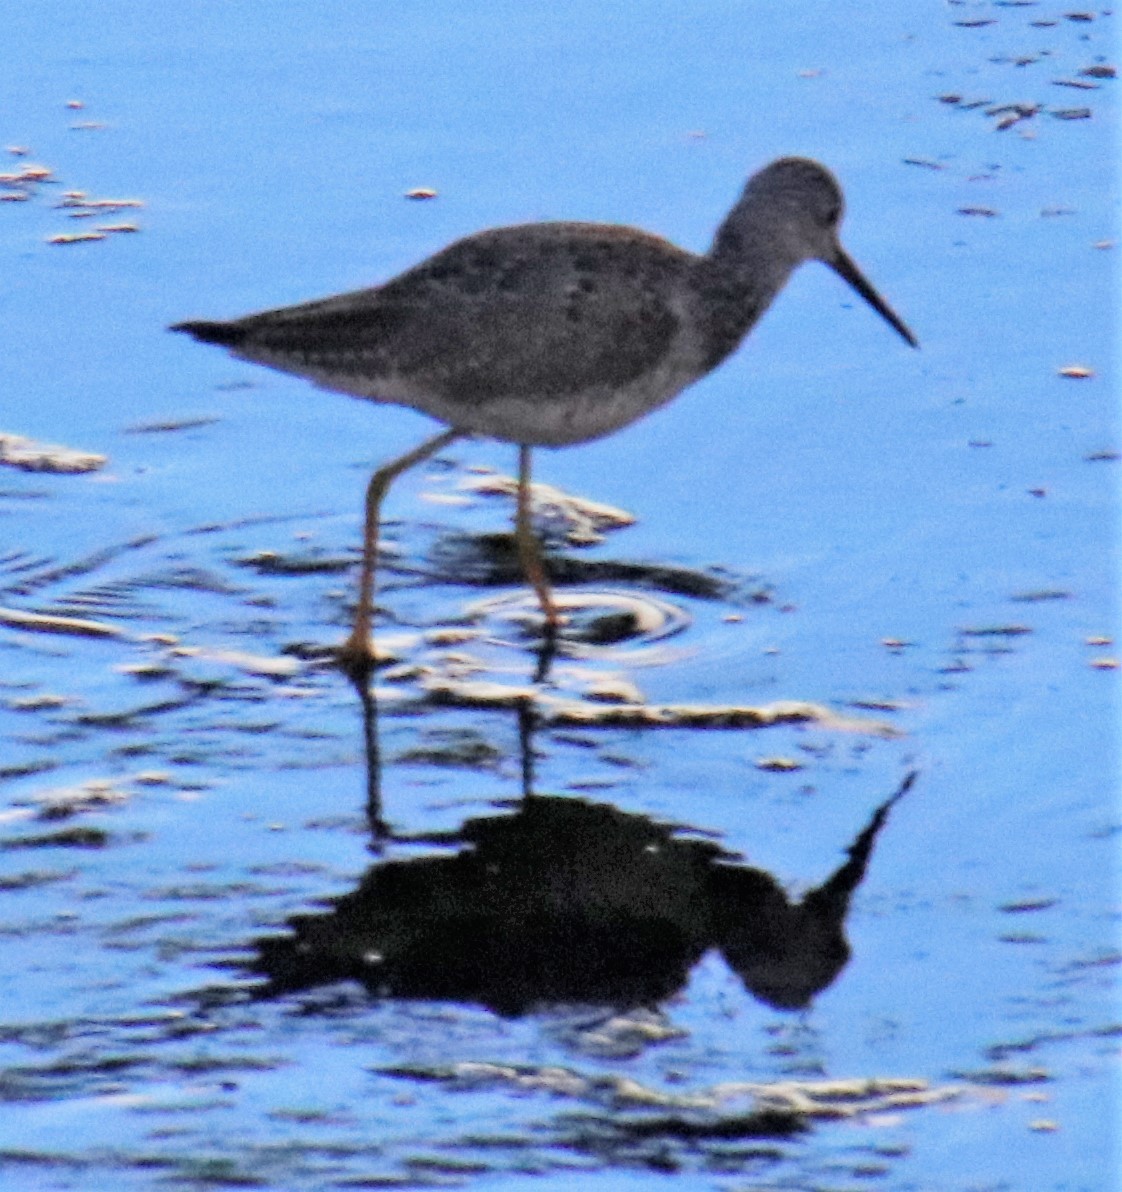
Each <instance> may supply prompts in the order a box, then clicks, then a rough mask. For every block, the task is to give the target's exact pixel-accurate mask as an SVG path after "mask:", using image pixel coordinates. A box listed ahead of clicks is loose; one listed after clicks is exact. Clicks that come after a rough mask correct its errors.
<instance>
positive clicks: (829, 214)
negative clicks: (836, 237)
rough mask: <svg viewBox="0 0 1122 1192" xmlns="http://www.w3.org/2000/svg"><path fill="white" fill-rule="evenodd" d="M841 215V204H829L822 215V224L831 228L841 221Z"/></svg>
mask: <svg viewBox="0 0 1122 1192" xmlns="http://www.w3.org/2000/svg"><path fill="white" fill-rule="evenodd" d="M841 213H842V210H841V203H831V204H830V205H829V207H827V208H826V210H825V211H824V212H823V213H822V221H823V224H824V225H825V226H826V227H828V228H832V227H833V226H834V225H835V224H836V223H837V222H838V220H839V219H841Z"/></svg>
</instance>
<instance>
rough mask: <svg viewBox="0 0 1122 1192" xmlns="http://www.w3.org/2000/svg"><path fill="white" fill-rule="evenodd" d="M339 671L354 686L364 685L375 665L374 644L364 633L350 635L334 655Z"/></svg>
mask: <svg viewBox="0 0 1122 1192" xmlns="http://www.w3.org/2000/svg"><path fill="white" fill-rule="evenodd" d="M335 661H336V663H337V665H338V667H339V669H340V670H341V671H342V672H343V674H345V675H346V676H347V678H348V679H350V680H351V682H352V683H354V684H355V685H356V686H359V687H361V686H363V685H365V683H366V681H367V680H368V679H369V678H370V676H371V674H372V673H373V671H374V667H375V666H376V665H377V658H376V656H375V654H374V643H373V642H372V641H371V640H370V635H369V634H366V633H361V634H356V633H352V634H351V635H350V636H349V637H348V638H347V640H346V641H345V642H343V644H342V645H341V646H340V647H339V649H338V650H337V651H336V653H335Z"/></svg>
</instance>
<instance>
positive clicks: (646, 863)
mask: <svg viewBox="0 0 1122 1192" xmlns="http://www.w3.org/2000/svg"><path fill="white" fill-rule="evenodd" d="M358 690H359V694H360V697H361V701H362V708H363V719H364V726H365V735H366V746H367V782H368V808H367V810H368V819H369V826H370V833H371V848H372V850H373V851H374V853H375V854H376V857H377V859H376V860H375V861H374V863H373V864H372V865H371V866H370V867H369V869H368V870H367V872H366V873H365V875H364V876H363V877H362V879H361V881H360V882H359V884H358V886H357V887H356V888H355V889H354V890H353V891H352V892H351V893H348V894H345V895H342V896H339V897H335V898H332V899H330V900H329V901H328V902H327V903H326V904H325V905H324V907H323V909H322V910H316V911H313V912H309V913H303V914H298V915H294V916H292V917H291V918H289V919H288V921H287V923H286V926H285V929H284V930H283V931H281V932H273V933H270V934H268V935H265V936H262V937H261V938H259V939H257V940H256V941H254V943H253V945H252V960H251V961H250V962H249V964H248V966H247V967H248V973H249V974H251V975H252V976H253V977H254V978H255V983H254V984H253V985H252V986H251V993H250V996H251V997H252V998H253V999H255V1000H261V999H271V998H276V997H280V996H283V995H290V994H294V993H301V992H307V991H311V990H314V989H317V988H319V987H323V986H327V985H331V984H334V983H337V982H347V981H349V982H357V983H358V985H359V986H361V987H362V988H363V989H364V990H365V991H366V993H367V994H368V995H369V996H370V997H372V998H376V999H383V998H392V999H423V1000H444V1001H452V1002H461V1003H471V1004H476V1005H480V1006H484V1007H487V1008H489V1009H491V1010H493V1011H495V1012H497V1013H499V1014H504V1015H519V1014H524V1013H527V1012H530V1011H533V1010H536V1009H544V1008H548V1007H550V1006H559V1005H585V1006H596V1007H608V1008H615V1009H623V1010H626V1009H634V1008H638V1007H650V1008H655V1007H657V1006H658V1005H659V1004H660V1003H663V1002H665V1001H667V999H669V998H671V997H672V996H673V995H674V994H676V993H677V992H679V991H680V990H681V989H682V988H683V987H684V986H685V984H686V982H687V980H688V978H689V974H690V972H691V970H692V969H693V968H694V966H695V965H696V964H697V963H698V962H699V961H700V960H701V958H702V957H703V956H705V955H706V954H707V953H709V952H711V951H713V950H716V951H717V952H719V953H720V954H721V956H723V958H724V960H725V961H726V962H727V964H728V965H729V967H730V968H731V969H732V970H733V971H734V972H735V973H736V974H737V976H738V977H739V979H740V981H741V982H742V983H743V985H744V988H745V989H746V990H747V991H748V992H749V993H750V994H751V995H752V996H753V997H755V998H756V999H758V1000H759V1001H761V1002H763V1003H765V1004H767V1005H769V1006H772V1007H776V1008H780V1009H784V1010H798V1009H803V1008H805V1007H807V1006H808V1005H809V1004H810V1003H811V1001H812V999H813V998H814V997H815V996H816V995H817V994H818V993H819V992H821V991H822V990H823V989H825V988H826V987H827V986H829V985H830V984H831V983H832V982H833V981H834V980H835V979H836V977H837V976H838V974H839V973H840V972H841V970H842V969H843V968H844V966H845V965H846V963H847V961H848V959H849V956H850V949H849V944H848V942H847V939H846V934H845V922H846V916H847V913H848V910H849V907H850V902H851V899H852V896H853V893H854V891H855V890H856V889H857V887H858V886H859V884H860V883H861V881H862V880H863V878H864V876H865V873H866V869H867V866H868V864H869V860H870V858H871V856H872V852H873V847H874V844H875V842H876V840H877V837H878V835H879V834H880V832H881V831H882V829H883V828H884V826H885V824H886V823H887V820H888V816H889V812H890V810H891V808H892V807H893V806H894V805H895V803H896V802H897V801H898V800H899V799H900V798H902V797H903V795H904V794H905V793H906V792H907V791H908V790H909V789H910V788H911V786H912V784H913V782H914V780H915V774H914V772H913V773H910V774H908V775H907V777H906V778H905V779H904V780H903V782H902V783H901V784H900V787H899V788H898V789H897V790H896V791H895V792H894V793H893V794H892V795H891V796H890V797H889V798H887V799H886V800H884V801H883V802H882V803H881V804H880V806H879V807H877V809H876V810H875V812H874V813H873V815H872V816H871V818H870V819H869V821H868V822H867V823H866V824H865V825H864V827H863V828H862V829H861V830H860V831H859V832H858V833H857V835H856V837H855V838H854V839H853V841H852V842H851V843H850V844H849V846H848V848H847V849H846V857H845V860H844V862H843V863H842V864H841V865H840V867H839V868H838V869H837V870H836V871H835V872H834V873H832V874H831V875H830V876H829V877H827V878H826V879H825V880H824V881H822V882H820V883H819V884H818V885H817V886H816V887H814V888H813V889H812V890H810V892H809V893H807V894H805V895H804V896H803V897H802V898H800V899H798V900H794V899H792V898H791V897H790V896H789V895H788V893H787V892H786V890H785V889H784V888H783V886H782V885H781V883H780V882H779V881H778V879H777V878H776V877H774V876H773V875H771V874H769V873H767V872H765V871H763V870H762V869H758V868H755V867H752V866H750V865H748V864H746V863H745V862H744V860H743V859H742V858H741V857H739V856H738V855H736V854H734V853H731V852H729V851H727V850H725V849H724V848H722V847H721V846H719V845H717V844H716V843H714V842H713V841H712V840H708V839H700V838H699V837H698V835H697V834H696V833H695V834H693V835H690V834H688V833H687V832H685V831H683V830H682V829H681V828H680V827H678V826H676V825H671V824H666V823H661V822H657V821H655V820H654V819H651V818H650V817H648V816H645V815H640V814H636V813H634V812H625V811H621V810H620V809H618V808H616V807H614V806H611V805H607V804H603V803H594V802H590V801H588V800H585V799H583V798H577V797H569V796H565V797H559V796H553V795H547V794H540V793H538V792H537V791H536V790H535V789H534V764H533V763H534V748H533V737H534V713H533V708H532V706H531V705H530V703H529V702H527V703H526V704H525V705H523V706H521V707H520V708H518V709H517V711H516V715H517V716H518V720H519V728H520V733H519V737H520V744H521V762H522V795H521V798H519V799H518V800H515V801H511V802H509V803H508V804H506V805H505V806H503V807H502V810H501V811H500V813H499V814H495V815H486V816H481V817H478V818H473V819H469V820H467V821H466V822H465V823H464V824H463V825H462V826H461V827H460V828H458V829H457V830H455V831H451V832H441V833H428V834H425V833H422V834H419V835H417V834H415V835H410V836H403V835H399V834H397V833H395V832H394V830H393V829H392V827H391V826H390V825H389V824H388V822H387V821H386V819H385V817H384V814H383V809H382V805H381V798H380V776H381V760H380V756H379V751H378V724H377V713H378V708H377V703H376V697H375V695H374V693H373V692H372V691H370V690H367V689H366V688H364V687H361V686H360V687H359V689H358ZM403 844H404V845H409V846H411V848H410V852H411V853H412V854H413V855H409V856H402V855H398V856H393V855H391V854H392V853H393V851H394V850H393V849H392V847H391V846H393V845H403ZM418 845H423V846H429V848H430V850H431V851H429V852H428V853H426V854H425V855H422V856H417V855H415V850H416V847H417V846H418ZM399 851H400V850H399Z"/></svg>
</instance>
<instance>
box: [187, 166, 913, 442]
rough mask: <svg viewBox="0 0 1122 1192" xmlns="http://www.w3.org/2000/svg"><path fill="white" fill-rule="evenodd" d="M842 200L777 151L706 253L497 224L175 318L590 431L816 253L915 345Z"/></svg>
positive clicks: (367, 384) (207, 334)
mask: <svg viewBox="0 0 1122 1192" xmlns="http://www.w3.org/2000/svg"><path fill="white" fill-rule="evenodd" d="M841 212H842V194H841V189H840V187H839V186H838V184H837V182H836V181H835V180H834V178H833V177H832V175H831V174H830V173H829V172H828V171H827V170H826V169H825V168H824V167H822V166H820V165H818V164H817V163H816V162H812V161H808V160H806V159H802V158H783V159H781V160H780V161H776V162H773V163H772V164H771V165H770V166H768V167H766V168H765V169H764V170H761V171H760V172H759V173H758V174H756V175H755V176H754V177H752V178H751V179H750V180H749V182H748V185H747V187H746V188H745V190H744V193H743V195H742V196H741V198H740V201H739V202H738V203H737V204H736V206H735V207H734V208H733V209H732V211H731V212H730V213H729V215H728V217H727V218H726V220H725V222H724V223H723V224H722V225H721V228H720V229H719V231H718V232H717V235H716V238H715V239H714V242H713V246H712V248H711V249H710V250H709V252H708V253H706V254H704V255H698V254H695V253H690V252H686V251H685V250H683V249H680V248H677V247H676V246H675V245H673V244H671V243H669V242H668V241H666V240H662V239H660V238H658V237H657V236H652V235H649V234H648V233H646V232H642V231H639V230H638V229H635V228H627V227H620V226H618V225H614V224H590V223H538V224H524V225H520V226H515V227H507V228H495V229H492V230H490V231H485V232H478V233H476V234H475V235H473V236H468V237H467V238H466V239H464V240H459V241H457V242H456V243H454V244H452V245H450V246H449V247H448V248H445V249H444V250H443V251H441V252H438V253H437V254H436V255H435V256H432V257H430V258H429V259H428V260H426V261H424V262H422V263H421V264H420V265H417V266H416V267H415V268H413V269H410V270H409V271H408V272H406V273H403V274H401V275H400V276H398V277H396V278H394V279H393V280H392V281H389V282H387V283H386V284H385V285H383V286H380V287H377V288H374V289H367V290H356V291H354V292H352V293H348V294H340V295H337V296H336V297H333V298H325V299H322V300H321V301H318V302H308V303H304V304H302V305H299V306H288V307H282V308H280V309H279V310H271V311H265V312H264V313H261V314H255V315H247V316H246V317H245V318H242V319H236V320H233V321H232V322H228V323H210V322H194V323H180V324H178V325H177V326H176V327H175V328H173V330H176V331H186V332H189V333H190V334H192V335H194V336H195V337H196V338H197V339H202V340H206V341H208V342H212V343H219V344H222V345H224V346H225V347H228V348H229V349H230V350H231V351H232V352H233V353H234V354H235V355H237V356H240V357H242V358H243V359H246V360H252V361H254V362H256V363H259V364H267V365H270V366H272V367H273V368H278V369H281V370H283V371H285V372H290V373H296V374H298V375H299V376H303V377H307V378H309V379H310V380H313V381H315V382H316V383H317V384H320V385H322V386H324V387H325V388H328V389H335V390H339V391H341V392H343V393H350V394H353V395H355V396H357V397H365V398H369V399H371V400H374V401H383V402H394V403H397V404H400V405H406V406H412V407H413V408H415V409H417V410H421V411H423V412H424V413H426V414H430V415H432V416H433V417H434V418H437V419H439V420H440V421H442V422H446V423H447V424H448V425H449V426H452V427H455V428H456V429H458V430H461V431H463V432H465V433H475V434H483V435H489V436H491V437H493V438H497V439H505V440H508V441H510V442H515V443H522V444H532V445H535V446H536V445H543V444H549V445H553V446H559V445H562V444H567V443H579V442H582V441H585V440H588V439H594V438H598V437H600V436H601V435H605V434H609V433H610V432H612V431H614V430H618V429H619V428H620V427H622V426H626V425H627V424H628V423H629V422H633V421H634V420H635V419H637V418H639V417H641V416H642V415H643V414H646V413H648V412H649V411H650V410H653V409H655V408H657V407H658V406H660V405H663V404H664V403H665V402H667V401H669V400H670V399H671V398H672V397H674V396H675V395H676V394H678V393H680V392H681V390H682V389H684V388H685V387H686V386H687V385H689V384H690V383H691V382H693V381H695V380H697V379H698V378H699V377H701V376H704V375H705V374H706V373H707V372H709V371H710V370H711V369H712V368H714V367H715V366H716V365H717V364H719V363H720V362H721V361H722V360H723V359H724V358H725V357H726V356H728V355H729V353H731V352H732V351H734V350H735V348H736V346H737V345H738V344H739V343H740V341H741V340H742V339H743V337H744V336H745V335H746V334H747V332H748V331H749V330H750V329H751V327H752V325H753V324H754V323H755V322H756V320H757V319H758V318H759V317H760V315H762V314H763V312H764V311H765V310H766V309H767V307H768V305H769V304H770V303H771V301H772V299H773V298H774V297H775V295H776V294H777V293H778V292H779V290H780V289H781V288H782V287H783V285H784V283H785V282H786V281H787V278H788V277H789V276H790V274H791V272H792V270H794V269H795V268H796V267H797V266H798V265H799V264H801V263H802V262H803V261H804V260H807V259H809V258H812V257H817V258H818V259H820V260H823V261H825V262H826V263H827V264H829V265H832V266H833V267H834V268H835V269H836V270H837V271H838V272H839V273H841V274H842V276H843V277H845V278H846V280H847V281H849V282H850V283H851V284H853V285H854V286H855V287H856V288H857V289H858V290H859V292H860V293H861V294H862V296H863V297H865V298H866V299H867V300H868V301H870V302H871V303H872V304H873V305H874V306H875V307H876V309H877V310H878V311H880V313H881V314H882V315H884V316H885V318H887V319H888V320H889V322H891V323H892V325H893V326H894V327H895V328H896V329H897V330H898V331H899V332H900V334H901V335H903V336H904V337H905V338H906V339H908V341H909V342H913V343H914V340H913V339H912V336H911V333H910V332H909V331H908V330H907V328H906V327H904V325H903V324H902V323H901V322H900V321H899V319H897V318H896V316H895V315H894V314H892V312H891V311H890V310H889V309H888V308H887V307H886V306H885V304H884V303H883V302H882V301H881V300H880V298H879V297H878V296H877V295H876V294H875V292H874V291H873V290H872V289H871V287H869V285H868V283H867V282H865V281H864V278H862V277H861V275H860V273H859V272H858V271H857V270H856V267H855V266H853V264H852V262H850V261H849V258H848V257H847V256H846V255H845V254H844V252H843V251H842V250H841V247H840V245H839V244H838V241H837V226H838V222H839V220H840V218H841Z"/></svg>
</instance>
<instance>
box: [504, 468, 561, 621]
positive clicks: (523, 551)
mask: <svg viewBox="0 0 1122 1192" xmlns="http://www.w3.org/2000/svg"><path fill="white" fill-rule="evenodd" d="M530 450H531V449H530V447H528V446H527V445H526V444H522V445H521V446H520V447H519V448H518V514H517V517H516V518H515V523H514V537H515V540H516V542H517V543H518V554H519V557H520V558H521V559H522V570H523V571H525V573H526V578H527V579H528V580H529V581H530V584H531V585H532V586H533V589H534V591H535V592H536V593H537V594H538V602H539V603H540V604H541V606H542V612H543V613H544V614H545V630H546V634H547V635H549V636H552V635H553V634H554V633H556V632H557V628H558V626H559V625H560V624H561V614H560V613H559V612H558V611H557V605H556V604H555V603H554V600H553V593H552V591H551V590H550V586H549V579H548V577H547V576H546V574H545V566H544V564H543V562H542V556H541V550H540V549H539V547H538V540H537V539H536V538H535V537H534V528H533V526H532V525H531V524H530Z"/></svg>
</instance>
